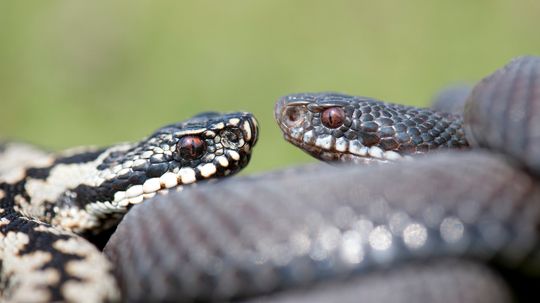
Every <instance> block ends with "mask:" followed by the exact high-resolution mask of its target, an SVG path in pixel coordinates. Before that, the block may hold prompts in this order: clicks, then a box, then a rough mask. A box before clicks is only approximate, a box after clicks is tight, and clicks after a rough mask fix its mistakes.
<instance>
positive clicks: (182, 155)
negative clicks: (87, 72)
mask: <svg viewBox="0 0 540 303" xmlns="http://www.w3.org/2000/svg"><path fill="white" fill-rule="evenodd" d="M257 136H258V130H257V122H256V120H255V118H254V117H253V116H252V115H251V114H249V113H229V114H217V113H205V114H201V115H198V116H195V117H193V118H191V119H189V120H186V121H184V122H181V123H176V124H171V125H167V126H165V127H162V128H160V129H158V130H157V131H155V132H154V133H153V134H151V135H150V136H149V137H147V138H145V139H143V140H141V141H139V142H135V143H124V144H119V145H114V146H111V147H108V148H103V149H95V148H84V149H81V148H79V149H74V150H70V151H66V152H62V153H59V154H48V153H45V152H41V151H38V150H35V149H34V148H32V147H29V146H26V145H21V144H13V143H8V144H3V145H0V215H1V218H0V239H1V241H0V257H1V258H0V261H1V272H0V295H1V298H2V301H14V302H30V301H35V302H49V301H68V302H85V301H86V302H102V301H114V300H117V299H118V290H117V288H116V284H115V280H114V278H113V277H112V276H111V272H110V269H111V266H110V264H109V262H108V261H107V260H105V258H104V257H103V256H102V255H101V253H100V252H99V251H98V250H97V248H96V247H94V246H92V245H91V244H90V243H88V242H87V241H86V240H85V239H83V237H84V238H86V239H88V240H91V241H92V242H94V243H95V244H97V245H98V246H103V245H104V242H105V241H106V240H107V238H108V236H109V235H110V232H111V231H113V230H114V228H115V226H116V224H118V222H119V221H120V219H121V218H122V217H123V216H124V214H125V213H126V212H127V211H128V210H129V209H130V208H131V207H132V206H133V205H135V204H140V203H142V202H144V201H145V200H148V199H149V198H151V197H153V196H155V195H156V194H163V193H166V192H168V191H180V190H182V189H183V188H184V187H189V185H190V184H192V183H195V182H198V181H202V180H209V179H215V178H220V177H225V176H229V175H233V174H235V173H236V172H238V171H239V170H241V169H242V168H244V167H245V166H246V165H247V164H248V162H249V159H250V156H251V151H252V148H253V146H254V144H255V143H256V141H257ZM17 163H18V164H21V165H17ZM81 236H82V237H81Z"/></svg>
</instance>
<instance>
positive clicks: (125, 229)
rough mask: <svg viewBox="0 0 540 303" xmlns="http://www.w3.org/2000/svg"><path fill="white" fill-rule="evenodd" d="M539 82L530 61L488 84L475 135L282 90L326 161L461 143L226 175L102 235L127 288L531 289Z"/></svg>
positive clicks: (301, 135) (161, 293)
mask: <svg viewBox="0 0 540 303" xmlns="http://www.w3.org/2000/svg"><path fill="white" fill-rule="evenodd" d="M539 88H540V58H536V57H523V58H519V59H516V60H514V61H512V62H511V63H510V64H509V65H507V66H505V67H504V68H502V69H500V70H498V71H497V72H495V73H494V74H492V75H491V76H489V77H487V78H485V79H484V80H482V81H481V82H480V83H479V84H478V85H477V86H476V87H475V88H474V90H473V91H472V93H471V95H470V97H469V100H468V102H467V105H466V110H465V119H464V121H465V122H464V127H465V133H466V135H467V138H468V140H467V141H463V140H462V138H461V136H460V135H459V134H460V133H461V132H463V129H462V126H461V125H462V123H461V120H459V119H458V120H454V119H453V118H452V117H451V115H446V114H438V113H434V112H432V111H428V110H425V111H424V110H415V109H411V108H404V107H400V106H394V107H389V108H388V109H387V107H386V106H385V104H383V103H378V102H375V101H373V100H370V99H369V100H368V99H366V98H358V97H348V96H344V95H340V94H300V95H292V96H288V97H285V98H283V99H281V100H280V101H279V102H278V104H277V106H276V110H275V112H276V118H277V120H278V123H279V125H280V127H281V128H282V130H283V132H284V134H285V138H286V139H288V140H290V141H291V142H292V143H293V144H296V145H298V146H299V147H300V148H302V149H303V150H305V151H306V152H308V153H310V154H312V155H314V156H316V157H318V158H321V159H322V160H346V161H351V160H352V161H355V162H360V163H363V162H373V161H372V160H373V159H375V160H378V162H381V161H382V162H391V160H393V159H397V158H403V157H405V158H407V157H408V156H407V155H410V154H411V153H412V154H415V153H425V152H426V151H429V150H430V149H437V147H438V146H450V147H458V148H459V149H460V150H459V151H445V152H437V153H433V154H431V153H425V155H423V156H422V157H414V158H412V159H410V160H406V159H405V160H402V161H396V162H393V163H386V164H384V165H374V166H371V165H370V166H351V165H345V166H343V165H341V166H328V165H318V166H314V167H305V168H298V169H291V170H286V171H281V172H274V173H268V174H264V175H260V176H251V177H250V176H248V177H243V178H236V179H234V180H233V179H229V180H226V181H224V182H221V183H219V184H216V185H202V186H198V187H196V188H190V189H187V190H184V191H183V192H181V193H176V194H170V195H167V196H164V197H160V198H156V199H154V200H153V201H152V203H146V204H143V205H137V206H136V207H134V209H133V210H132V211H131V212H130V213H129V214H128V215H127V216H126V218H125V219H124V220H123V221H122V222H121V224H120V225H119V226H118V229H117V231H116V233H115V234H114V235H113V237H112V238H111V240H110V241H109V243H108V244H107V246H106V247H105V253H106V254H107V255H108V256H109V257H110V258H111V260H112V261H113V262H114V263H115V264H116V265H117V266H116V267H115V272H116V274H117V276H118V277H119V281H120V287H121V289H122V294H123V296H124V299H125V300H127V301H140V302H144V301H175V300H177V301H225V300H245V301H264V302H337V301H339V302H358V301H363V300H365V301H367V302H396V301H401V302H508V301H510V300H512V299H516V298H517V299H519V300H525V301H526V300H530V301H534V297H531V296H530V295H533V296H534V295H536V296H537V294H535V292H537V289H536V288H537V287H535V285H538V284H537V283H538V276H539V275H540V274H539V273H540V270H539V268H540V267H539V265H540V250H539V249H540V247H539V244H540V234H539V228H538V227H539V223H540V186H539V184H540V183H539V181H538V176H539V175H540V156H539V155H540V141H539V140H538V138H539V137H538V134H539V129H540V124H539V123H538V121H540V120H539V119H538V117H539V116H540V112H539V109H540V94H539V93H538V92H539ZM346 100H352V102H353V103H352V105H351V104H349V103H347V102H345V101H346ZM375 113H378V114H375ZM377 115H378V116H377ZM362 117H364V118H365V119H364V120H362ZM383 118H385V119H383ZM396 118H400V119H401V121H398V122H397V123H393V122H392V121H397V120H396ZM452 121H455V122H452ZM355 123H356V125H355ZM399 123H401V124H403V125H399V126H398V124H399ZM468 144H470V145H471V146H472V147H473V148H472V149H470V150H469V149H467V148H466V145H468ZM417 145H418V146H422V147H417ZM344 162H345V161H344ZM179 202H182V203H179ZM150 214H151V215H150ZM156 219H157V220H158V221H159V223H158V224H155V225H152V226H149V225H150V223H151V222H155V220H156ZM147 226H149V228H146V227H147ZM155 234H161V235H162V236H163V237H164V238H166V240H165V241H163V240H159V239H156V238H155V237H153V235H155ZM141 247H144V249H140V248H141Z"/></svg>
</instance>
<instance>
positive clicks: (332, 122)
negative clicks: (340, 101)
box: [321, 107, 345, 128]
mask: <svg viewBox="0 0 540 303" xmlns="http://www.w3.org/2000/svg"><path fill="white" fill-rule="evenodd" d="M344 120H345V111H343V108H341V107H330V108H328V109H325V110H324V111H323V112H322V115H321V122H322V124H323V125H324V126H326V127H328V128H338V127H340V126H341V125H343V121H344Z"/></svg>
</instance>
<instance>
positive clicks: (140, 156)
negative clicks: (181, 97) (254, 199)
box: [52, 112, 258, 232]
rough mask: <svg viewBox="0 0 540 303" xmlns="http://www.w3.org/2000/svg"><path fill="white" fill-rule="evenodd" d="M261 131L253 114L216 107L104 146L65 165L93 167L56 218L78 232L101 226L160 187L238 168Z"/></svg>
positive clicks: (164, 188) (110, 223) (62, 200)
mask: <svg viewBox="0 0 540 303" xmlns="http://www.w3.org/2000/svg"><path fill="white" fill-rule="evenodd" d="M257 137H258V126H257V121H256V120H255V117H254V116H253V115H252V114H250V113H244V112H237V113H226V114H219V113H213V112H212V113H203V114H199V115H197V116H194V117H192V118H190V119H188V120H186V121H183V122H180V123H175V124H170V125H167V126H164V127H162V128H160V129H158V130H156V131H155V132H154V133H153V134H152V135H150V136H149V137H147V138H145V139H143V140H141V141H139V142H136V143H134V144H121V145H115V146H112V147H110V148H107V149H104V150H103V151H101V152H100V153H99V156H98V157H97V158H95V159H93V160H92V161H90V162H87V163H85V164H84V165H81V164H77V165H76V166H74V167H70V166H64V167H62V170H63V172H62V175H63V176H69V175H73V174H71V173H70V170H76V171H77V172H76V173H77V178H79V177H78V176H80V175H81V171H82V168H84V169H85V170H88V171H87V172H86V171H84V172H83V173H85V174H86V175H87V176H86V177H84V178H82V177H81V179H84V180H81V181H77V180H74V178H72V179H71V180H70V181H69V182H70V183H71V184H72V185H70V186H69V187H70V188H69V189H67V190H66V191H65V193H64V194H63V195H62V197H61V198H60V199H58V200H57V203H55V204H53V205H54V209H53V210H52V213H55V214H56V216H55V218H56V220H57V221H58V222H54V223H56V224H59V225H62V226H64V227H66V228H70V229H72V230H74V231H76V232H81V231H85V230H92V232H99V230H103V229H105V228H107V227H110V226H113V225H114V224H116V223H117V222H118V220H119V219H120V218H121V217H122V216H123V214H124V213H125V212H126V211H127V209H129V208H130V207H131V206H132V205H134V204H138V203H141V202H143V201H145V200H147V199H149V198H151V197H153V196H154V195H156V193H165V192H167V191H169V190H173V189H174V190H181V189H182V188H183V187H184V186H185V185H188V184H192V183H195V182H198V181H202V180H209V179H215V178H220V177H225V176H229V175H232V174H235V173H237V172H238V171H240V170H241V169H242V168H244V167H245V166H246V165H247V164H248V162H249V160H250V157H251V152H252V148H253V146H254V145H255V144H256V142H257ZM72 157H73V156H72ZM62 178H64V177H62ZM64 179H65V178H64ZM75 179H76V178H75ZM69 182H65V181H64V182H62V183H63V184H68V183H69ZM74 205H75V206H77V209H79V210H77V211H74V210H73V209H74V208H73V206H74Z"/></svg>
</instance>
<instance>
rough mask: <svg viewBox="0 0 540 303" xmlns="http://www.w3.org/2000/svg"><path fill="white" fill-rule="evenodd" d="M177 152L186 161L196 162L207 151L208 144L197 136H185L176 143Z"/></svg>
mask: <svg viewBox="0 0 540 303" xmlns="http://www.w3.org/2000/svg"><path fill="white" fill-rule="evenodd" d="M176 151H177V152H178V153H179V154H180V157H182V158H183V159H186V160H195V159H198V158H200V157H202V155H203V154H204V152H205V151H206V143H205V142H204V141H203V140H201V138H199V137H197V136H185V137H182V138H180V140H178V143H176Z"/></svg>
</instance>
